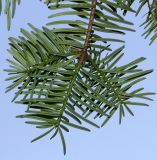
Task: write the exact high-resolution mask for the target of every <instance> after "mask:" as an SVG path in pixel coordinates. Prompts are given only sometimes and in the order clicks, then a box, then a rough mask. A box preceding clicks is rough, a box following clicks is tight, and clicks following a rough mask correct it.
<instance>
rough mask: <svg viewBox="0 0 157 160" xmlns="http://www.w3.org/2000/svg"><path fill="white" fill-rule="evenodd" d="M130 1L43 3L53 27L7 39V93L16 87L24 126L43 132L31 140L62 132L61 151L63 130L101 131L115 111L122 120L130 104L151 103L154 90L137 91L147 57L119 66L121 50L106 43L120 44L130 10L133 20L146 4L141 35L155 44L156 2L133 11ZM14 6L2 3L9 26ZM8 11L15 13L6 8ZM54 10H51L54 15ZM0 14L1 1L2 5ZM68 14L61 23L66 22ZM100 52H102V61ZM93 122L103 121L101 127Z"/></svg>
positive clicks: (55, 0) (49, 0)
mask: <svg viewBox="0 0 157 160" xmlns="http://www.w3.org/2000/svg"><path fill="white" fill-rule="evenodd" d="M133 2H134V0H118V1H111V0H110V1H109V0H99V1H97V0H86V1H84V0H62V1H60V0H45V1H44V3H45V4H46V5H47V6H48V8H49V9H50V10H52V15H50V16H49V20H51V21H50V22H48V23H47V26H50V28H48V27H46V26H44V27H42V29H38V28H36V27H34V26H33V25H32V24H29V26H30V27H31V30H32V31H31V32H28V31H26V30H25V29H21V33H22V36H19V37H17V38H15V37H10V38H9V43H10V49H8V52H9V53H10V54H11V55H12V57H13V59H7V61H8V62H9V64H10V66H9V68H8V69H5V71H7V72H9V75H10V76H9V77H8V78H7V79H6V80H10V81H12V84H11V85H10V86H8V87H7V90H6V92H8V91H11V90H13V89H15V88H16V93H15V96H14V98H13V100H12V101H15V100H16V101H15V103H18V104H24V105H26V106H27V107H26V108H27V109H26V113H25V114H23V115H18V116H17V118H26V119H28V121H26V123H27V124H32V125H35V126H36V128H42V129H46V132H44V134H42V135H40V136H39V137H37V138H35V139H33V140H32V142H34V141H36V140H38V139H40V138H42V137H44V136H46V135H48V134H49V135H50V139H52V138H54V137H55V136H56V135H58V134H59V135H60V137H61V140H62V144H63V151H64V154H65V153H66V144H65V139H64V131H65V132H69V129H70V127H73V128H77V129H80V130H84V131H90V129H89V127H87V126H85V123H87V124H89V125H92V126H94V127H96V128H99V127H103V126H104V125H105V124H106V123H107V122H108V121H109V120H110V118H111V117H112V116H113V115H114V113H115V112H116V111H117V110H118V111H119V123H121V121H122V118H123V117H124V116H125V114H126V112H127V113H129V114H131V115H132V116H133V115H134V113H133V111H132V107H133V106H148V104H147V103H145V102H143V100H152V99H151V98H150V97H149V96H151V95H153V94H154V93H152V92H145V91H143V90H144V88H143V87H139V88H137V87H136V84H139V83H140V82H141V81H143V80H145V76H146V75H147V74H149V73H151V72H152V70H142V69H140V68H139V67H138V65H139V63H141V62H143V61H144V60H145V58H144V57H141V58H138V59H136V60H133V61H131V62H129V63H127V64H124V65H119V64H120V60H121V58H122V57H123V55H124V53H123V49H124V46H122V47H119V48H118V49H116V50H112V48H111V45H110V44H111V43H113V42H120V43H124V41H123V40H122V39H121V38H119V39H117V38H110V37H111V36H113V37H115V36H114V35H117V34H118V35H124V34H126V31H134V29H132V24H133V23H132V22H129V21H127V20H126V18H125V15H126V14H127V12H133V13H135V14H136V15H137V14H139V12H140V10H141V9H142V8H143V7H144V6H145V5H146V4H147V5H148V6H147V7H148V11H147V12H148V13H147V18H146V20H145V22H144V23H143V24H142V25H145V29H147V30H146V31H145V33H144V34H143V35H145V36H146V37H148V36H149V35H150V34H151V33H153V32H154V33H155V34H154V35H153V37H152V38H151V42H150V44H151V43H152V42H153V41H154V40H155V39H156V37H157V36H156V1H155V0H154V1H153V2H152V3H150V2H149V1H148V0H141V1H140V5H139V8H138V10H137V11H136V10H134V9H133V8H132V4H133ZM16 4H20V0H12V1H11V0H6V3H5V6H6V7H5V14H7V19H8V29H10V24H11V18H12V17H14V14H15V9H16ZM11 7H12V9H11ZM54 10H55V13H53V11H54ZM0 11H2V1H1V0H0ZM64 17H65V18H64ZM104 54H106V55H105V56H104ZM96 119H100V120H101V121H102V123H101V124H98V123H97V121H96Z"/></svg>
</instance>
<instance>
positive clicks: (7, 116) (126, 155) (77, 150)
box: [0, 0, 157, 160]
mask: <svg viewBox="0 0 157 160" xmlns="http://www.w3.org/2000/svg"><path fill="white" fill-rule="evenodd" d="M50 14H52V11H49V10H48V9H47V8H46V6H45V5H43V4H42V3H41V2H39V1H38V0H23V1H22V3H21V5H20V6H19V7H18V8H17V11H16V15H15V18H14V20H13V22H12V26H11V31H10V32H8V31H7V27H6V17H4V15H2V16H1V17H0V37H1V40H0V44H1V45H0V54H1V56H0V62H1V66H0V67H1V68H0V83H1V87H0V96H1V105H0V126H1V127H0V128H1V129H0V160H28V159H29V160H87V159H88V160H96V159H99V160H105V159H108V160H157V152H156V148H157V138H156V136H157V127H156V126H157V125H156V124H157V116H156V115H157V98H156V96H154V101H153V102H149V104H150V107H148V108H145V107H136V106H135V107H134V109H133V110H134V113H135V117H131V116H126V117H125V118H124V120H123V122H122V125H119V124H118V114H116V115H115V116H114V117H113V118H112V119H111V120H110V121H109V123H108V124H107V125H106V126H105V127H104V128H101V129H93V130H92V132H90V133H86V132H81V131H78V130H75V129H71V130H70V133H69V134H66V135H65V138H66V142H67V155H66V156H64V155H63V154H62V145H61V141H60V138H59V136H58V137H57V138H55V139H54V140H53V141H50V140H49V137H45V138H44V139H42V140H40V141H37V142H35V143H32V144H31V143H30V140H31V139H33V138H34V137H36V136H38V135H39V134H40V133H41V132H40V131H39V130H37V129H35V128H34V127H33V126H29V125H26V124H24V120H22V119H16V118H15V116H16V115H18V114H21V113H23V111H24V107H25V106H22V105H15V104H13V103H11V99H12V97H13V94H14V92H10V93H7V94H4V91H5V88H6V86H8V84H9V83H8V82H4V79H5V78H6V77H7V73H4V72H3V71H2V70H3V69H4V68H7V66H8V64H7V63H6V61H5V59H6V58H8V57H10V55H9V54H8V53H7V51H6V49H7V48H9V46H8V37H9V36H18V35H20V31H19V30H20V28H25V29H28V26H27V23H28V22H30V23H32V24H34V25H35V26H37V27H41V26H42V25H44V24H45V23H46V22H48V19H47V16H48V15H50ZM141 16H142V15H140V16H139V17H138V18H134V17H133V16H132V15H129V16H128V18H129V19H130V20H134V22H135V25H134V28H135V29H137V32H136V33H128V34H127V35H126V36H125V40H126V48H125V52H126V53H125V57H124V59H123V62H122V63H124V62H128V61H131V60H134V59H135V58H138V57H140V56H144V57H146V58H147V60H146V61H145V62H143V63H142V64H141V68H145V69H154V72H153V73H152V74H151V75H150V76H148V79H147V80H145V81H144V82H142V83H141V85H143V86H144V87H145V88H146V90H147V91H153V92H157V88H156V84H157V82H156V77H157V53H156V52H157V46H156V43H157V41H156V42H155V43H154V44H153V45H152V46H149V45H148V42H149V41H148V40H144V39H143V38H142V37H141V36H140V35H141V34H142V31H143V30H142V28H138V25H139V24H140V23H141V22H142V21H141Z"/></svg>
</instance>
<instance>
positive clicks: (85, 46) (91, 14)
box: [78, 0, 97, 64]
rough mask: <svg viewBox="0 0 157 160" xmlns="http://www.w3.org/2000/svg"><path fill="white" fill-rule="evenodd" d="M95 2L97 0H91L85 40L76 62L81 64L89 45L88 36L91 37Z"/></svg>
mask: <svg viewBox="0 0 157 160" xmlns="http://www.w3.org/2000/svg"><path fill="white" fill-rule="evenodd" d="M96 4H97V0H93V1H92V8H91V12H90V18H89V24H88V30H87V34H86V40H85V43H84V48H83V49H82V53H81V55H80V59H79V62H78V64H83V62H84V61H85V59H86V57H87V50H88V47H89V44H90V38H91V33H92V28H93V22H94V14H95V10H96Z"/></svg>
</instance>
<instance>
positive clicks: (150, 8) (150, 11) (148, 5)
mask: <svg viewBox="0 0 157 160" xmlns="http://www.w3.org/2000/svg"><path fill="white" fill-rule="evenodd" d="M147 4H148V8H149V12H148V14H149V15H150V14H151V6H150V2H149V0H147Z"/></svg>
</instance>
